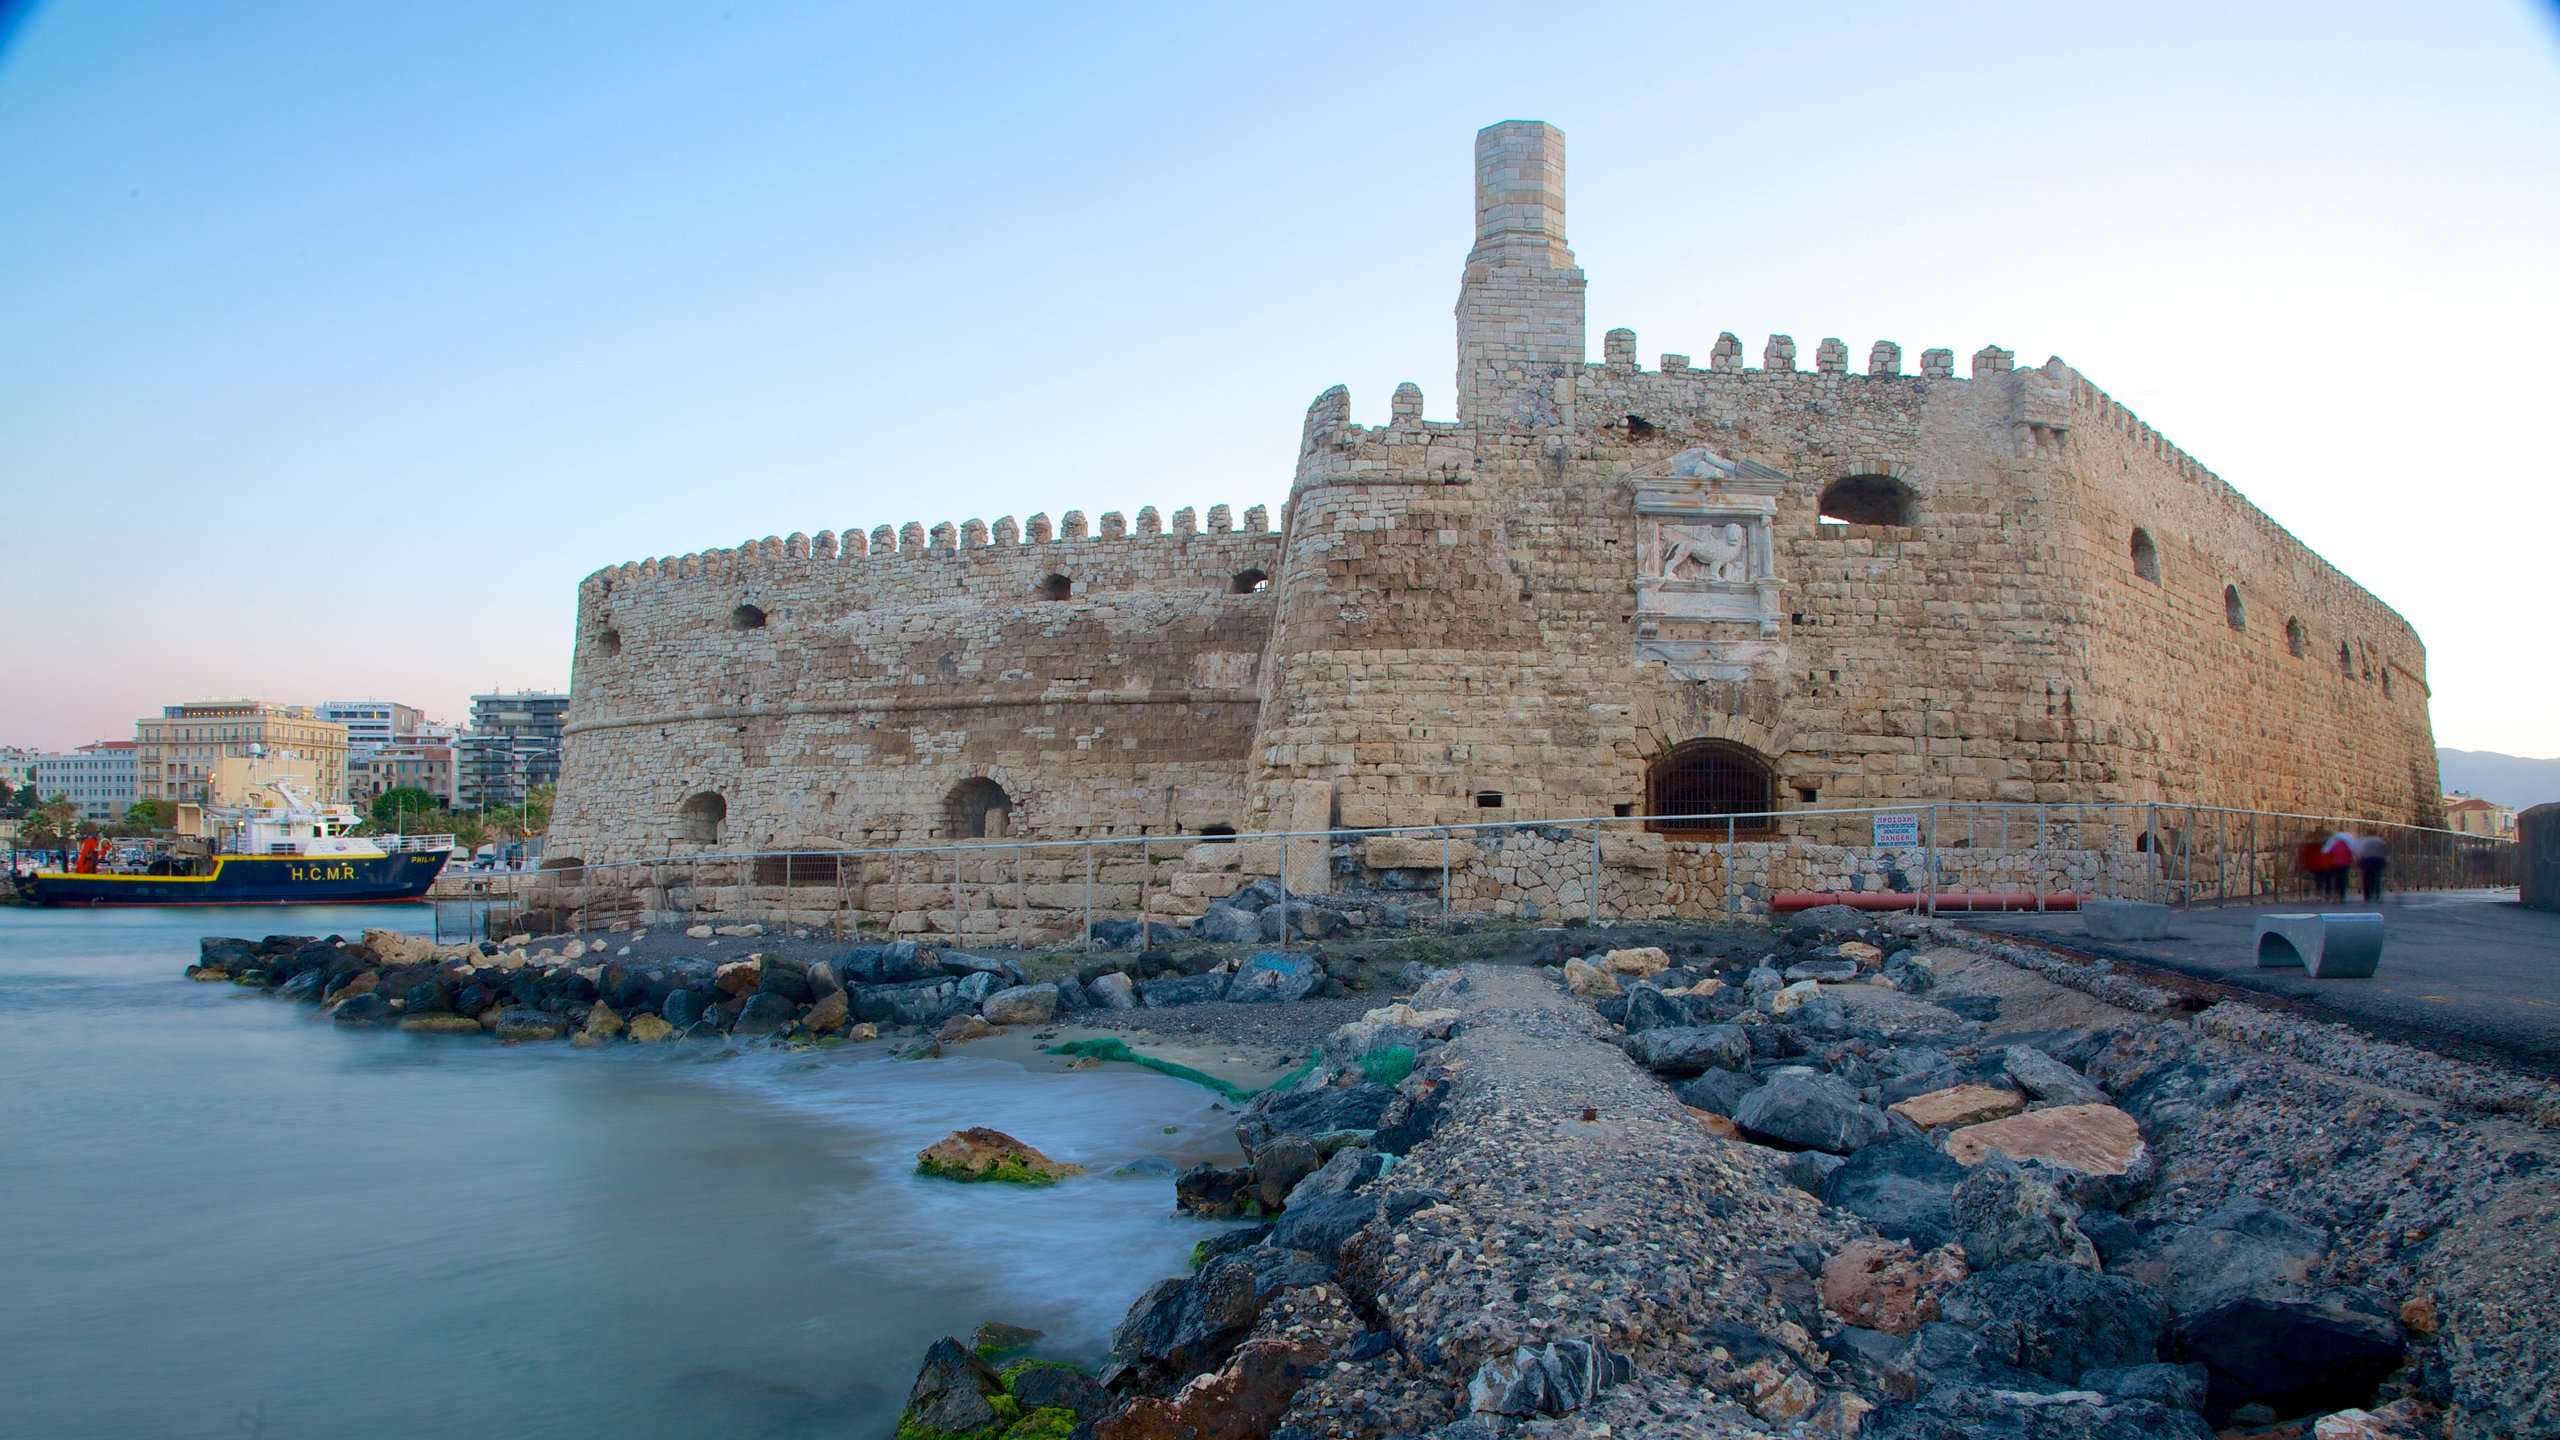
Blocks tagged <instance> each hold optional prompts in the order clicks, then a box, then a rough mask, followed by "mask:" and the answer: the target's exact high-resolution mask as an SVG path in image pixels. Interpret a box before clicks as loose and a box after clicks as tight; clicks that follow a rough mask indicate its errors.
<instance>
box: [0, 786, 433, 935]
mask: <svg viewBox="0 0 2560 1440" xmlns="http://www.w3.org/2000/svg"><path fill="white" fill-rule="evenodd" d="M266 789H267V790H268V791H270V792H272V793H273V794H274V795H275V797H276V799H277V802H278V803H274V804H264V805H239V806H216V807H212V808H208V809H207V810H206V811H205V812H204V822H205V829H206V830H208V831H210V834H208V835H205V836H203V837H201V838H198V839H196V840H194V841H192V842H187V841H182V842H180V844H181V845H182V846H190V847H191V848H180V849H173V850H172V851H170V852H167V853H161V854H157V855H154V856H152V857H151V858H150V859H148V860H147V861H144V862H143V863H140V864H134V863H131V862H121V863H120V862H117V861H116V860H115V858H114V856H113V855H112V853H111V852H107V851H104V850H102V849H100V848H99V847H96V846H90V847H85V848H84V849H83V851H82V854H81V857H80V859H79V860H78V861H77V862H75V863H74V865H73V866H72V868H70V869H68V870H42V869H40V870H37V871H36V872H35V873H33V874H31V875H21V876H19V877H17V885H18V893H19V895H20V897H21V898H23V899H25V900H26V901H27V902H28V903H30V904H34V905H373V904H389V903H396V902H400V901H409V900H417V899H420V898H421V897H423V896H425V894H426V893H427V887H429V886H431V885H433V884H434V883H435V881H436V876H437V875H438V874H440V873H442V872H443V870H444V866H445V862H446V861H447V860H449V859H451V858H452V857H453V837H452V836H450V835H355V834H351V833H349V832H350V831H352V830H354V829H355V828H356V827H357V825H358V823H359V821H360V817H359V816H358V815H357V814H356V812H355V811H353V810H351V809H349V808H347V807H346V806H344V805H321V804H317V803H315V802H313V801H312V800H310V799H309V798H308V797H306V796H305V795H304V794H303V793H302V792H301V791H300V790H299V789H297V788H296V787H295V786H293V785H292V784H290V783H285V782H274V783H270V784H268V785H267V786H266Z"/></svg>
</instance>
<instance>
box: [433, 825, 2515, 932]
mask: <svg viewBox="0 0 2560 1440" xmlns="http://www.w3.org/2000/svg"><path fill="white" fill-rule="evenodd" d="M2335 830H2348V831H2351V832H2354V833H2357V834H2362V835H2378V836H2380V837H2381V838H2382V839H2383V840H2384V841H2385V843H2386V844H2387V846H2388V847H2389V851H2390V860H2389V867H2388V871H2387V880H2388V883H2389V884H2390V886H2391V887H2392V888H2394V889H2460V888H2477V887H2496V886H2511V885H2513V884H2514V883H2515V881H2516V866H2517V859H2516V847H2515V845H2514V843H2513V842H2512V841H2507V840H2496V839H2491V838H2488V837H2484V836H2476V835H2466V834H2462V833H2460V832H2456V831H2450V830H2438V829H2431V828H2424V827H2418V826H2409V825H2400V824H2396V823H2392V822H2383V821H2370V820H2358V819H2354V818H2352V817H2338V816H2319V815H2307V814H2288V813H2278V812H2268V811H2247V810H2236V809H2228V808H2220V807H2214V806H2203V805H2165V804H2140V803H2135V804H2106V805H2100V804H2085V805H2084V804H2029V803H2009V802H1986V803H1958V802H1941V803H1937V804H1918V805H1907V806H1864V807H1857V808H1847V809H1825V810H1790V811H1780V812H1772V813H1763V814H1750V815H1721V816H1707V817H1700V816H1669V817H1663V816H1655V817H1647V816H1608V817H1580V818H1573V819H1559V820H1507V821H1482V822H1476V823H1471V824H1451V825H1408V826H1391V827H1382V828H1374V829H1328V830H1322V831H1270V832H1263V833H1259V834H1251V835H1234V836H1229V835H1173V836H1165V835H1137V836H1088V837H1078V838H1073V839H1050V840H1039V839H1034V840H997V841H972V842H964V843H940V844H930V845H909V846H889V847H880V848H870V849H845V850H793V851H761V852H735V853H718V854H701V855H678V856H663V857H659V858H655V859H647V860H628V861H614V862H599V863H593V864H589V863H585V862H583V861H579V860H574V859H555V860H552V861H550V862H547V865H546V868H545V869H543V870H542V871H541V872H539V873H538V874H537V875H535V876H534V877H533V884H532V886H531V887H530V893H528V894H525V895H522V896H520V897H517V903H515V904H508V903H506V902H505V901H504V899H502V898H501V897H488V898H486V899H485V900H482V901H481V902H480V911H479V919H478V921H477V922H476V923H477V926H478V931H479V933H481V934H486V933H488V931H489V929H490V928H492V927H495V926H500V925H504V926H506V927H508V928H509V929H510V930H514V929H525V930H531V931H534V932H535V933H556V932H568V931H581V932H593V931H597V930H604V929H610V928H612V927H615V926H621V927H624V928H630V927H634V926H658V925H669V924H683V925H688V926H691V925H699V924H709V925H713V926H715V927H717V926H720V925H732V926H737V925H746V924H751V923H752V924H759V925H763V926H766V927H768V928H772V927H789V928H806V929H812V930H823V931H826V932H828V933H830V934H834V935H837V936H840V937H846V938H851V937H857V936H865V935H868V936H876V937H881V938H892V937H897V936H916V937H919V938H935V939H945V940H952V941H957V942H961V943H979V944H987V945H1013V946H1033V945H1059V944H1066V945H1080V946H1084V947H1087V948H1090V947H1092V946H1094V945H1095V944H1097V943H1100V944H1106V945H1119V944H1126V943H1129V942H1130V941H1131V940H1132V939H1135V940H1137V941H1138V942H1139V943H1142V944H1154V943H1160V942H1161V941H1165V940H1173V939H1179V938H1183V937H1184V936H1186V935H1188V934H1189V933H1190V932H1191V931H1192V929H1193V926H1194V924H1195V921H1197V920H1198V919H1199V918H1200V917H1202V916H1203V915H1204V914H1205V913H1206V912H1207V911H1208V910H1209V909H1210V908H1211V907H1212V906H1214V905H1217V904H1220V903H1222V902H1223V903H1227V904H1228V905H1230V907H1231V908H1233V907H1235V905H1236V897H1237V895H1238V893H1239V892H1250V893H1249V895H1248V897H1247V901H1246V905H1247V907H1249V909H1250V911H1251V913H1253V914H1254V915H1255V916H1257V917H1260V916H1262V915H1264V914H1265V913H1267V912H1269V911H1270V910H1272V909H1273V907H1274V906H1276V907H1278V913H1279V915H1280V916H1282V917H1283V918H1282V919H1280V920H1279V921H1277V922H1276V923H1275V922H1271V921H1268V920H1264V919H1260V918H1257V920H1256V922H1255V923H1256V925H1257V926H1258V927H1259V932H1260V933H1261V935H1262V938H1264V939H1266V940H1269V941H1272V942H1275V943H1278V944H1280V945H1282V946H1284V947H1285V946H1287V945H1289V944H1292V943H1295V942H1296V941H1297V940H1299V939H1300V938H1304V937H1311V936H1322V935H1325V934H1329V933H1334V932H1336V931H1337V930H1339V929H1344V928H1349V929H1366V928H1371V927H1377V928H1384V929H1390V930H1393V929H1406V928H1413V927H1431V926H1441V927H1445V926H1448V925H1451V924H1454V923H1457V922H1459V921H1461V920H1468V919H1475V918H1480V917H1518V918H1523V919H1531V920H1538V921H1549V922H1555V921H1565V920H1583V921H1592V920H1640V919H1672V918H1710V917H1718V916H1722V917H1741V916H1756V915H1765V914H1767V913H1770V912H1771V911H1772V910H1784V909H1792V908H1802V907H1803V906H1806V905H1810V904H1815V903H1823V902H1825V901H1828V900H1838V901H1842V902H1845V903H1850V904H1855V905H1859V906H1862V907H1864V908H1871V909H1890V908H1900V909H1912V910H1918V911H1922V912H1925V913H1931V914H1935V913H1942V912H1946V911H1951V910H1967V909H2013V910H2014V909H2045V908H2061V907H2070V906H2076V905H2077V904H2078V903H2079V902H2080V901H2081V900H2082V899H2086V898H2100V897H2110V898H2124V899H2147V900H2155V901H2163V902H2166V903H2170V904H2175V905H2181V906H2186V905H2194V904H2209V903H2220V902H2233V901H2241V902H2245V901H2257V900H2281V899H2284V898H2287V897H2291V896H2295V895H2308V894H2310V893H2311V892H2312V888H2313V887H2312V880H2311V877H2310V875H2309V874H2308V873H2307V872H2305V871H2303V870H2301V868H2300V867H2299V865H2298V864H2297V863H2296V857H2297V849H2298V847H2299V846H2300V844H2301V843H2302V842H2303V841H2305V840H2307V839H2311V838H2314V837H2321V838H2325V837H2326V836H2327V835H2328V834H2329V833H2331V832H2332V831H2335ZM1222 918H1223V919H1224V921H1225V923H1226V924H1227V925H1228V926H1229V928H1230V929H1233V928H1234V927H1236V926H1237V925H1239V924H1240V923H1241V922H1240V921H1238V920H1237V919H1236V917H1234V916H1227V917H1222ZM440 928H441V925H440Z"/></svg>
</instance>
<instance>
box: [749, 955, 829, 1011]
mask: <svg viewBox="0 0 2560 1440" xmlns="http://www.w3.org/2000/svg"><path fill="white" fill-rule="evenodd" d="M756 988H757V989H759V990H761V991H763V992H764V993H765V994H767V995H779V996H781V997H782V998H783V999H785V1000H788V1001H790V1002H791V1003H792V1004H794V1005H806V1004H808V1003H809V1002H811V1001H813V1000H815V999H817V998H818V995H817V990H816V987H814V986H812V985H811V984H810V983H809V972H808V970H807V969H806V968H805V967H803V966H801V965H799V964H797V963H795V962H793V961H789V960H784V959H781V958H779V957H777V956H772V955H768V956H766V957H764V978H763V979H761V980H760V981H758V982H757V985H756Z"/></svg>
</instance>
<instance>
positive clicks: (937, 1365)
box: [898, 1335, 1004, 1435]
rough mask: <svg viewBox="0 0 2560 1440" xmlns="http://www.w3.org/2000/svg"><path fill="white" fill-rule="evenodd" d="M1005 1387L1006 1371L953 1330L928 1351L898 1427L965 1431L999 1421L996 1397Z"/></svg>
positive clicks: (902, 1429) (901, 1429)
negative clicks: (999, 1371)
mask: <svg viewBox="0 0 2560 1440" xmlns="http://www.w3.org/2000/svg"><path fill="white" fill-rule="evenodd" d="M1003 1393H1004V1377H1003V1376H1001V1375H999V1374H997V1373H996V1368H995V1367H994V1366H992V1365H990V1364H988V1363H987V1362H986V1361H984V1360H981V1359H979V1358H978V1356H977V1352H975V1351H973V1350H971V1349H970V1348H969V1347H968V1346H966V1345H963V1344H961V1343H960V1342H959V1341H958V1340H955V1339H953V1338H951V1337H950V1336H948V1335H945V1336H943V1337H942V1338H941V1339H939V1340H936V1341H934V1342H933V1345H932V1346H931V1348H929V1349H927V1350H926V1351H925V1352H924V1365H923V1366H922V1367H921V1368H919V1369H918V1370H917V1371H916V1383H915V1385H914V1387H913V1388H912V1389H910V1390H909V1391H908V1392H907V1413H906V1414H904V1415H902V1416H900V1417H899V1418H898V1430H899V1433H901V1434H905V1433H907V1432H908V1431H909V1430H910V1428H912V1429H914V1430H916V1431H921V1432H924V1433H927V1434H944V1435H965V1434H968V1433H970V1432H972V1431H978V1430H987V1429H990V1428H991V1427H993V1426H994V1425H995V1423H996V1407H995V1405H994V1403H993V1401H994V1397H996V1396H998V1395H1002V1394H1003Z"/></svg>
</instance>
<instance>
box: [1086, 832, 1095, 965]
mask: <svg viewBox="0 0 2560 1440" xmlns="http://www.w3.org/2000/svg"><path fill="white" fill-rule="evenodd" d="M1084 952H1085V953H1086V954H1088V955H1090V954H1092V953H1093V837H1092V836H1090V835H1088V836H1086V837H1085V841H1084Z"/></svg>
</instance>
